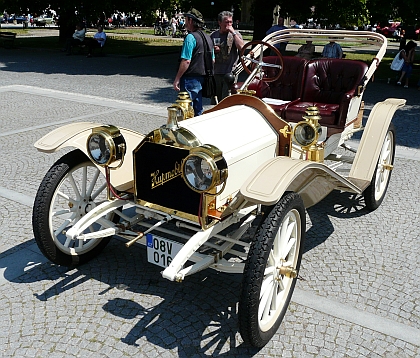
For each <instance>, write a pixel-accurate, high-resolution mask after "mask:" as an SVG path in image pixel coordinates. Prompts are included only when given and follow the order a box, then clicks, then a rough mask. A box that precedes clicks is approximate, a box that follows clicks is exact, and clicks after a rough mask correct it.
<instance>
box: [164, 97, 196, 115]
mask: <svg viewBox="0 0 420 358" xmlns="http://www.w3.org/2000/svg"><path fill="white" fill-rule="evenodd" d="M173 108H175V109H176V119H177V121H178V122H180V121H183V120H185V119H188V118H192V117H194V109H193V107H192V100H191V98H190V96H189V94H188V92H179V93H178V97H177V100H176V101H175V103H174V104H173V105H171V106H170V107H168V110H170V109H173Z"/></svg>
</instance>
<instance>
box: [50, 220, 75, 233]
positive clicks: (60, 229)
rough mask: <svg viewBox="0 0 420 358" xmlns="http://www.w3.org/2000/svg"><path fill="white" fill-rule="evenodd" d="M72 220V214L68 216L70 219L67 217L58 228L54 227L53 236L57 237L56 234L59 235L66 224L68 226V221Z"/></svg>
mask: <svg viewBox="0 0 420 358" xmlns="http://www.w3.org/2000/svg"><path fill="white" fill-rule="evenodd" d="M72 221H73V216H72V217H70V219H67V220H65V221H64V222H63V223H62V224H61V226H60V227H59V228H58V229H56V230H55V231H54V236H55V237H57V236H58V235H60V234H61V233H62V231H63V230H64V229H65V228H66V227H67V226H69V225H70V223H71V222H72Z"/></svg>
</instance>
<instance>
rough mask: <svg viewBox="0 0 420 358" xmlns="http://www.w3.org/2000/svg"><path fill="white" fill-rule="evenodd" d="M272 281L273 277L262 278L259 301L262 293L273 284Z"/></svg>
mask: <svg viewBox="0 0 420 358" xmlns="http://www.w3.org/2000/svg"><path fill="white" fill-rule="evenodd" d="M274 269H275V268H274ZM273 281H274V275H269V276H264V279H263V283H262V285H261V291H260V299H261V298H262V296H263V295H264V293H265V292H266V291H267V290H268V289H269V287H270V286H271V285H272V284H273Z"/></svg>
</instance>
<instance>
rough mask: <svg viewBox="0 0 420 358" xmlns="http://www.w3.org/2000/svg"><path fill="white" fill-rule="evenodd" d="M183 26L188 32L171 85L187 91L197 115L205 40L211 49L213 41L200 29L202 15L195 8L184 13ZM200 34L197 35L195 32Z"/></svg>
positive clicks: (200, 96)
mask: <svg viewBox="0 0 420 358" xmlns="http://www.w3.org/2000/svg"><path fill="white" fill-rule="evenodd" d="M184 17H185V27H186V29H187V30H188V32H189V34H188V35H187V36H186V37H185V40H184V43H183V45H182V50H181V60H180V63H179V68H178V72H177V74H176V77H175V80H174V83H173V87H174V89H175V90H176V91H180V90H181V91H187V92H188V94H189V95H190V98H191V100H192V106H193V108H194V115H196V116H199V115H201V114H202V113H203V97H202V88H203V87H202V85H203V82H204V76H205V74H206V72H205V64H204V55H205V52H206V44H205V43H204V40H206V41H207V43H208V45H209V47H210V49H211V50H213V41H212V40H211V38H210V36H208V35H207V34H205V33H204V32H203V31H201V28H202V26H203V24H204V20H203V16H202V15H201V13H200V12H199V11H198V10H196V9H191V10H190V11H189V12H187V13H184ZM199 32H201V34H203V35H204V38H202V37H201V34H199V36H197V33H199Z"/></svg>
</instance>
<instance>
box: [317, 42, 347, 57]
mask: <svg viewBox="0 0 420 358" xmlns="http://www.w3.org/2000/svg"><path fill="white" fill-rule="evenodd" d="M322 57H325V58H343V50H342V49H341V46H340V45H339V44H338V43H336V42H335V41H334V39H331V40H330V42H329V43H327V44H326V45H325V46H324V49H323V50H322Z"/></svg>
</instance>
